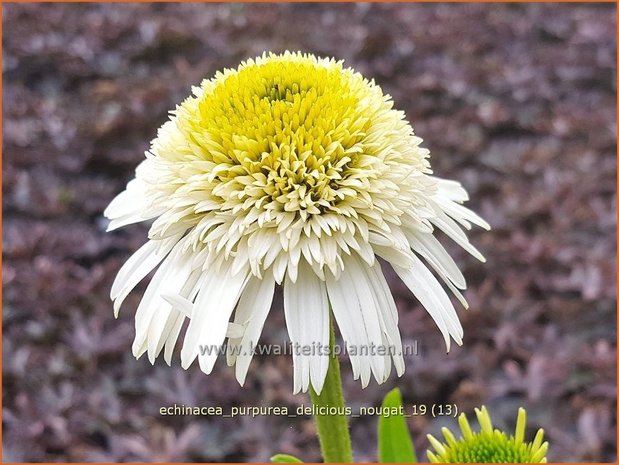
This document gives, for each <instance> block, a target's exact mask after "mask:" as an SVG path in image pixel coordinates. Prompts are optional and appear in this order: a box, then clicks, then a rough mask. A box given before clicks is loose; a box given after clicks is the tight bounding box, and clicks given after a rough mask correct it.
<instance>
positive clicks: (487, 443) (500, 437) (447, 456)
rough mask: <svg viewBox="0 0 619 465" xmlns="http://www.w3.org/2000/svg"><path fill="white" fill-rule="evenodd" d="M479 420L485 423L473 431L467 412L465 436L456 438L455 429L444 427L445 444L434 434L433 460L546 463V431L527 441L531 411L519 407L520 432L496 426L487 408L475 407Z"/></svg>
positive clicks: (431, 438) (461, 420) (463, 419)
mask: <svg viewBox="0 0 619 465" xmlns="http://www.w3.org/2000/svg"><path fill="white" fill-rule="evenodd" d="M475 414H476V415H477V421H478V422H479V424H480V426H481V430H480V431H479V432H477V433H476V432H473V430H472V429H471V426H470V425H469V422H468V420H467V418H466V415H465V414H464V413H463V414H461V415H460V417H459V418H458V423H459V424H460V429H461V431H462V436H461V437H460V438H459V439H456V438H455V436H454V435H453V434H452V432H451V431H450V430H449V429H447V428H445V427H444V428H443V429H442V430H441V431H442V433H443V436H444V437H445V440H446V443H441V442H440V441H439V440H437V439H436V438H435V437H434V436H432V435H431V434H429V435H428V440H429V441H430V444H431V445H432V447H434V451H435V452H432V451H428V459H429V460H430V462H432V463H546V453H547V452H548V442H544V430H542V429H541V428H540V429H539V430H538V431H537V434H536V435H535V438H534V439H533V442H525V440H524V435H525V428H526V423H527V413H526V411H525V409H523V408H520V409H519V410H518V420H517V422H516V432H515V434H514V435H513V436H512V435H507V434H506V433H504V432H503V431H501V430H499V429H496V428H493V426H492V420H491V419H490V414H489V413H488V409H487V408H486V407H482V408H481V409H475Z"/></svg>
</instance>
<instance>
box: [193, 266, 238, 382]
mask: <svg viewBox="0 0 619 465" xmlns="http://www.w3.org/2000/svg"><path fill="white" fill-rule="evenodd" d="M231 265H232V263H231V260H229V261H227V262H224V264H223V265H222V266H221V268H220V269H219V270H218V271H214V270H209V271H206V272H205V273H204V277H203V279H202V281H201V283H200V286H199V287H200V290H199V293H198V296H197V298H196V301H195V304H194V311H193V314H192V315H191V320H190V322H189V326H188V328H187V334H186V335H185V341H184V343H183V348H182V350H181V366H182V367H183V368H185V369H187V368H188V367H189V365H191V363H192V362H193V361H194V360H195V358H196V357H197V356H198V353H199V351H200V346H204V347H211V348H213V350H212V351H211V352H210V353H208V352H207V353H205V354H204V355H200V357H199V363H200V368H201V369H202V371H204V372H205V373H206V374H208V373H210V372H211V370H212V369H213V365H214V364H215V360H216V358H217V351H216V350H214V348H215V347H217V346H221V345H222V343H223V341H224V339H225V337H226V331H227V328H228V321H230V315H231V314H232V311H233V310H234V307H235V305H236V303H237V301H238V298H239V296H240V294H241V292H242V290H243V287H244V286H245V284H246V282H247V274H246V273H237V274H235V275H232V276H231V275H230V274H231V273H230V269H231Z"/></svg>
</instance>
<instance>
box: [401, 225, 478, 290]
mask: <svg viewBox="0 0 619 465" xmlns="http://www.w3.org/2000/svg"><path fill="white" fill-rule="evenodd" d="M407 232H408V234H407V236H406V237H407V239H408V241H409V242H410V245H411V247H412V248H413V250H414V251H415V252H417V253H418V254H419V255H421V256H422V257H423V258H425V259H426V260H427V261H428V263H429V264H430V265H431V266H432V268H434V270H436V271H437V272H440V273H441V274H443V275H444V276H446V277H447V278H448V279H449V280H450V281H451V282H452V283H454V284H455V285H456V287H458V288H459V289H466V281H465V280H464V276H463V275H462V272H461V271H460V269H459V268H458V265H456V262H454V261H453V258H451V256H450V255H449V254H448V253H447V251H446V250H445V248H444V247H443V246H442V245H441V243H440V242H439V241H438V240H437V239H436V237H434V236H433V235H432V234H428V233H423V232H417V231H407Z"/></svg>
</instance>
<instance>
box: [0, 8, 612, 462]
mask: <svg viewBox="0 0 619 465" xmlns="http://www.w3.org/2000/svg"><path fill="white" fill-rule="evenodd" d="M3 10H4V22H3V28H4V35H3V51H4V56H3V73H4V78H3V83H4V88H3V120H4V125H3V142H4V145H3V154H4V162H3V171H2V174H3V181H4V182H3V195H4V197H3V215H4V217H3V219H4V221H3V238H2V240H3V258H4V270H3V289H4V293H3V295H4V300H3V328H4V333H3V336H4V337H3V357H4V358H3V393H2V395H3V399H2V400H3V419H2V420H3V432H4V434H3V439H4V457H3V458H4V460H5V461H153V460H172V461H264V460H267V459H268V458H269V457H270V455H272V454H273V453H275V452H286V453H291V454H295V455H298V456H300V457H301V458H303V459H304V460H306V461H316V460H319V459H320V456H319V450H318V444H317V441H316V439H315V436H314V426H313V422H312V421H311V419H310V418H307V417H299V418H297V419H294V420H291V419H287V418H281V417H275V416H271V417H265V416H262V417H257V418H253V419H252V418H234V419H223V418H207V417H197V418H196V417H181V416H177V417H163V416H161V415H159V408H160V407H161V406H165V405H172V404H174V403H176V404H179V405H180V404H184V405H220V406H223V407H225V408H229V407H230V406H232V405H286V406H288V407H290V408H291V409H292V410H294V409H295V408H296V407H297V406H298V405H299V404H301V403H304V404H307V403H308V402H309V400H308V398H307V397H306V396H304V395H299V396H293V395H292V394H291V391H292V380H291V374H292V373H291V368H292V367H291V361H290V359H289V358H288V357H256V358H255V359H254V362H253V365H252V368H251V369H250V373H249V375H248V381H247V383H246V386H245V388H241V387H239V386H238V385H237V383H236V381H235V380H234V376H233V372H232V370H230V369H228V368H227V367H226V366H225V363H224V361H223V360H220V361H218V364H217V366H216V369H215V371H214V373H213V374H212V375H210V376H208V377H207V376H205V375H203V374H202V373H201V372H200V371H199V369H198V367H197V366H193V367H192V368H191V369H190V370H189V371H183V370H182V369H181V368H180V366H179V365H180V363H179V361H178V356H177V357H176V358H175V360H174V364H173V367H172V368H168V367H167V366H166V365H165V364H164V363H163V361H162V360H158V361H157V363H156V364H155V366H154V367H153V366H151V365H150V364H149V363H148V361H147V360H146V359H141V360H139V361H136V360H135V359H134V358H133V357H132V356H131V353H130V346H131V342H132V337H133V312H134V309H135V307H136V306H137V303H138V301H139V298H140V295H141V292H142V291H143V289H144V285H141V286H140V287H139V290H138V291H136V292H134V293H133V294H132V296H131V297H130V298H129V299H128V300H127V302H126V303H125V305H124V308H123V310H122V312H121V317H120V318H119V320H115V319H114V318H113V314H112V306H111V303H110V301H109V298H108V293H109V289H110V285H111V282H112V280H113V278H114V275H115V273H116V272H117V271H118V269H119V267H120V266H121V264H122V263H123V261H124V260H125V259H126V258H127V256H128V255H129V254H130V253H131V252H132V251H133V250H135V249H136V248H137V247H138V246H139V245H141V244H142V243H143V241H144V240H145V235H146V231H147V227H146V226H132V227H129V228H126V229H125V230H122V231H120V232H116V233H113V234H106V233H105V232H104V230H105V226H106V221H105V220H104V218H103V217H102V214H101V212H102V210H103V209H104V208H105V206H106V205H107V203H108V202H109V201H110V200H111V199H112V197H113V196H114V195H115V194H117V193H118V192H119V191H120V190H121V189H122V188H123V186H124V184H125V183H126V182H127V180H129V179H130V178H131V176H132V173H133V170H134V168H135V166H136V165H137V164H138V162H139V161H140V160H141V159H142V157H143V152H144V150H145V149H146V148H147V147H148V143H149V141H150V140H151V139H152V138H153V137H154V136H155V134H156V129H157V127H158V126H160V125H161V124H162V123H163V122H164V121H165V120H166V113H167V111H168V110H170V109H172V108H173V107H174V105H175V104H176V103H178V102H180V101H181V100H182V99H183V98H184V97H185V96H186V95H187V94H188V93H189V89H190V86H191V85H195V84H197V83H199V82H200V80H201V79H202V78H203V77H208V76H212V75H213V74H214V72H215V71H216V70H218V69H221V68H223V67H231V66H236V65H237V64H238V63H239V62H240V61H241V60H243V59H245V58H248V57H252V56H255V55H258V54H260V53H262V51H264V50H273V51H283V50H285V49H290V50H303V51H311V52H314V53H317V54H320V55H329V56H335V57H338V58H342V59H345V60H346V63H347V64H348V65H350V66H353V67H355V68H356V69H357V70H358V71H360V72H362V73H364V74H365V75H366V76H368V77H373V78H375V79H376V81H377V82H378V83H379V84H380V85H381V86H382V87H383V89H384V90H385V91H386V92H388V93H390V94H391V95H393V97H394V99H395V102H396V106H397V107H398V108H400V109H402V110H405V111H406V113H407V115H408V118H409V120H410V121H411V123H412V124H413V126H414V127H415V129H416V132H417V133H418V134H419V135H420V136H421V137H423V138H424V140H425V145H426V146H427V147H428V148H430V149H431V151H432V163H433V166H434V168H435V172H436V173H437V174H438V175H440V176H443V177H449V178H454V179H457V180H459V181H461V182H462V183H463V184H464V185H465V187H466V188H467V189H468V190H469V192H470V194H471V198H472V200H471V202H470V206H471V207H472V208H474V209H475V210H477V211H478V212H480V213H481V214H482V216H483V217H485V218H486V219H487V220H488V221H489V222H490V223H491V224H492V226H493V230H492V231H490V232H483V231H478V230H476V231H474V232H473V233H472V234H471V236H472V240H473V242H474V243H475V244H477V245H478V246H479V248H480V249H481V250H482V251H483V253H484V254H485V255H486V257H487V258H488V262H487V263H486V264H485V265H484V264H480V263H477V262H476V261H475V260H474V259H473V258H471V257H469V256H466V255H465V253H463V252H462V251H461V250H459V249H458V248H457V246H455V245H454V244H452V243H448V241H444V243H448V246H449V250H450V251H451V252H453V254H454V256H455V257H456V259H457V262H458V263H459V264H460V265H461V266H462V268H463V271H464V274H465V276H466V277H467V280H468V283H469V290H468V291H467V293H466V295H467V297H468V300H469V302H470V304H471V308H470V309H469V310H468V311H464V310H459V314H460V316H461V318H462V321H463V325H464V328H465V343H464V346H463V347H456V348H454V349H453V350H452V351H451V353H449V354H448V355H445V353H444V346H443V341H442V338H441V336H440V334H439V333H438V331H437V330H436V328H435V326H434V324H433V322H432V321H431V319H430V317H429V316H428V315H427V314H426V313H425V311H423V310H422V309H421V308H420V306H419V305H418V304H417V302H416V301H415V300H414V299H413V298H412V296H411V294H410V293H409V292H408V291H407V290H406V288H405V287H404V285H403V284H402V283H400V282H399V281H397V279H395V277H394V276H393V275H390V276H389V278H390V282H391V283H392V288H393V291H394V294H395V296H396V300H397V304H398V307H399V311H400V314H401V324H400V327H401V331H402V334H403V337H404V339H405V342H408V343H411V342H412V341H414V340H416V341H418V344H419V355H418V356H415V357H409V358H408V359H407V371H406V373H405V375H404V377H403V378H401V379H399V380H398V379H396V378H391V379H390V380H389V381H388V382H387V383H386V384H385V385H383V386H377V385H376V384H375V383H372V384H370V386H369V387H368V388H367V389H365V390H362V389H361V387H360V385H359V383H357V382H353V380H352V376H351V373H350V368H349V364H348V362H347V361H345V362H344V365H343V366H344V378H345V384H346V386H345V389H346V393H347V398H348V401H349V403H350V404H351V405H352V406H353V407H354V408H358V407H359V406H362V405H377V404H378V403H379V402H380V399H381V398H382V396H384V394H385V393H386V392H387V391H388V390H389V389H390V388H391V387H393V386H396V385H397V386H400V388H401V389H402V391H403V395H404V399H405V401H406V403H407V405H409V406H410V405H412V404H419V405H421V404H423V405H432V404H447V403H455V404H457V405H458V407H459V408H460V409H461V410H464V411H467V412H468V411H471V410H472V408H473V407H475V406H479V405H481V404H486V405H487V406H489V408H490V409H491V411H492V413H493V416H494V418H495V422H496V424H497V425H499V426H504V427H507V428H513V425H514V419H515V416H516V411H517V408H518V407H519V406H520V405H524V406H526V407H527V409H528V412H529V422H530V429H529V430H528V431H527V433H528V435H529V436H531V437H532V435H533V434H534V432H535V429H536V428H537V427H543V428H544V429H545V431H546V433H547V436H548V439H549V441H550V442H551V449H550V453H549V459H550V460H551V461H583V460H589V461H614V460H616V457H615V437H616V426H615V425H616V415H615V412H616V407H615V406H616V312H615V308H616V285H615V283H616V278H615V262H616V249H615V234H616V221H615V220H616V213H615V212H616V203H615V192H616V184H615V179H616V178H615V176H616V157H615V144H616V132H615V128H616V113H615V101H616V100H615V99H616V88H615V84H614V83H615V74H616V66H615V50H616V43H615V5H613V4H599V5H595V4H528V5H525V4H492V5H483V4H474V5H473V4H459V5H458V4H443V5H441V4H408V5H407V4H382V5H372V4H359V5H354V4H346V5H342V4H332V5H320V4H294V5H291V4H280V5H270V4H266V5H257V4H253V5H243V4H225V5H219V4H153V5H147V4H106V5H103V4H21V5H17V4H4V5H3ZM286 337H287V336H286V331H285V326H284V321H283V312H282V308H281V299H276V302H275V304H274V308H273V311H272V314H271V316H270V317H269V320H268V322H267V326H266V328H265V331H264V335H263V338H262V341H261V342H263V343H269V342H271V343H282V342H283V341H285V340H286ZM453 424H454V420H453V419H449V418H432V417H431V416H429V415H426V416H419V417H415V418H412V419H410V420H409V426H410V428H411V431H412V433H413V437H414V440H415V444H416V447H417V449H418V455H419V456H420V458H421V459H422V460H426V457H425V452H424V451H425V448H426V446H427V441H426V439H425V433H427V432H433V433H437V432H438V431H439V430H440V427H441V426H442V425H453ZM351 428H352V436H353V441H354V445H355V451H356V459H357V460H358V461H374V460H375V459H376V456H375V453H376V451H375V444H376V443H375V436H376V433H375V428H376V418H373V417H361V418H355V419H353V420H352V423H351Z"/></svg>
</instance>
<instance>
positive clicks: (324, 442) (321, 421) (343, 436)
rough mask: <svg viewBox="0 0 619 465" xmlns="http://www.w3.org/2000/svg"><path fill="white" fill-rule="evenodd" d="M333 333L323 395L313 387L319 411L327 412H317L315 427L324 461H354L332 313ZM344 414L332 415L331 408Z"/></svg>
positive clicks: (311, 396)
mask: <svg viewBox="0 0 619 465" xmlns="http://www.w3.org/2000/svg"><path fill="white" fill-rule="evenodd" d="M330 325H331V336H330V338H329V348H330V350H329V368H328V370H327V377H326V378H325V384H324V386H323V388H322V391H321V393H320V395H318V394H316V391H314V389H313V388H312V387H310V398H311V399H312V403H313V404H314V406H316V407H317V409H316V410H318V412H320V411H321V410H322V411H323V412H326V413H327V414H326V415H319V414H318V415H316V427H317V429H318V439H319V440H320V451H321V453H322V458H323V461H324V462H325V463H352V446H351V444H350V433H349V431H348V418H347V416H346V415H345V414H344V410H345V407H346V404H345V403H344V394H343V392H342V377H341V376H340V362H339V361H338V358H337V355H335V354H334V350H333V348H334V345H335V327H334V325H333V315H330ZM329 408H330V409H331V410H332V411H335V412H336V413H341V415H337V414H335V415H329V414H328V409H329Z"/></svg>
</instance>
